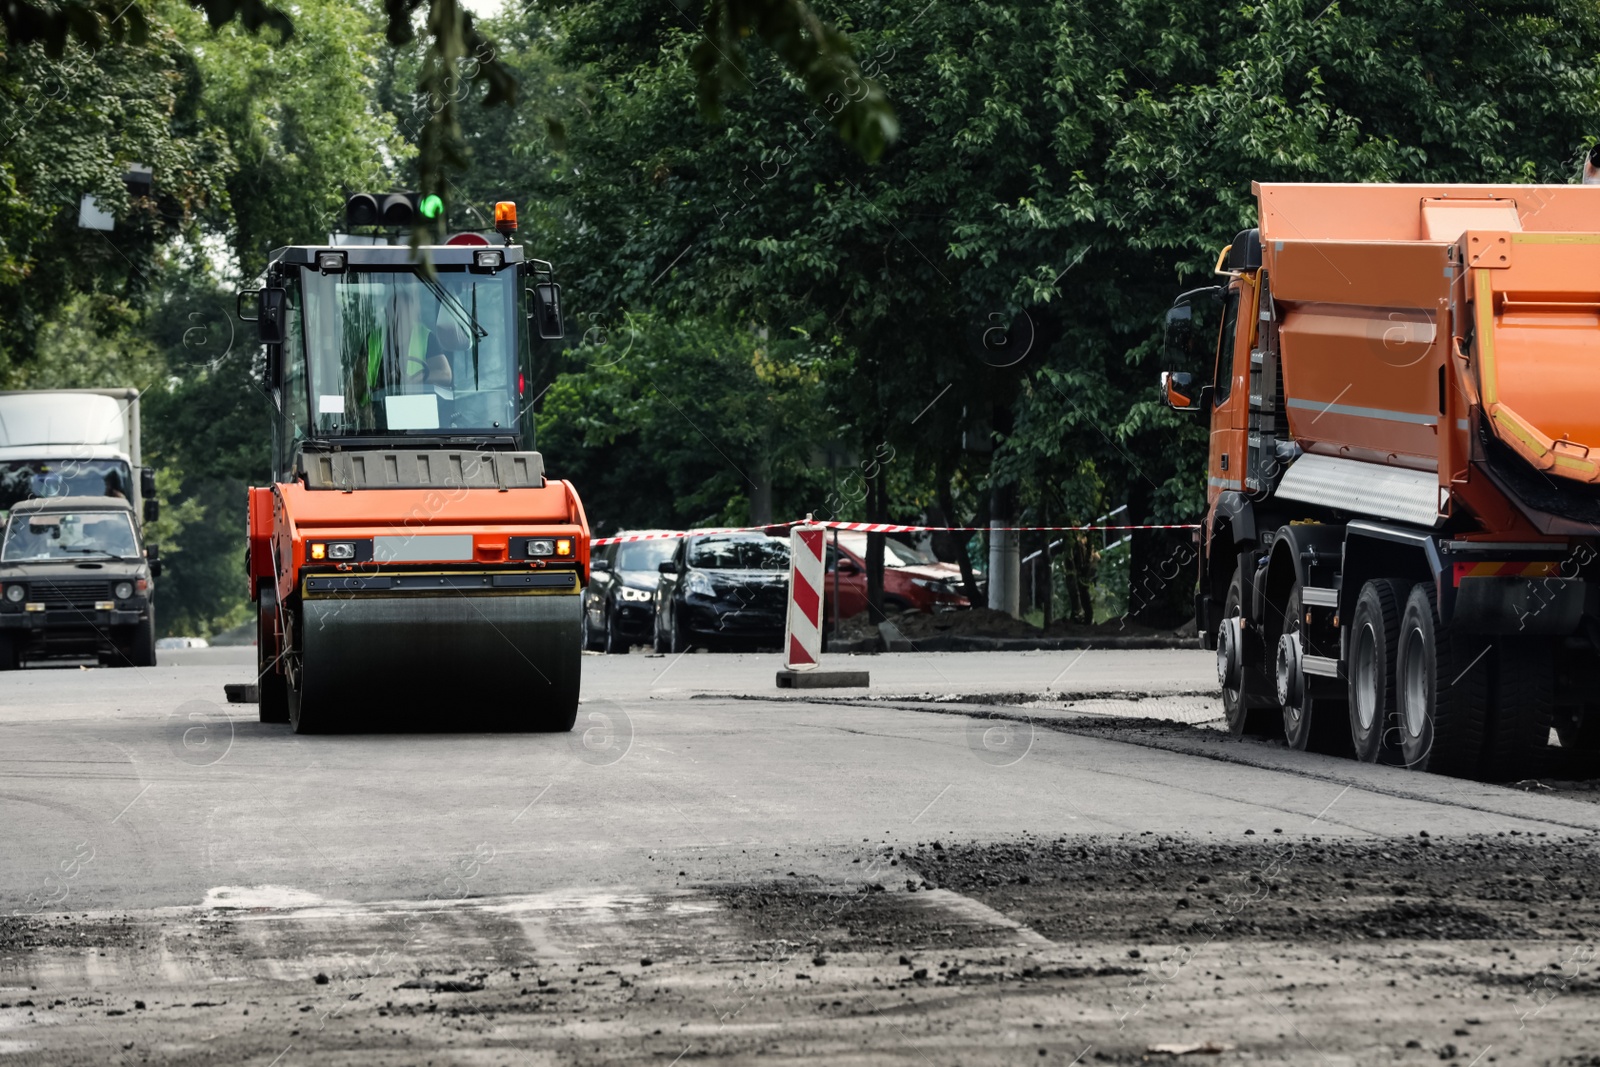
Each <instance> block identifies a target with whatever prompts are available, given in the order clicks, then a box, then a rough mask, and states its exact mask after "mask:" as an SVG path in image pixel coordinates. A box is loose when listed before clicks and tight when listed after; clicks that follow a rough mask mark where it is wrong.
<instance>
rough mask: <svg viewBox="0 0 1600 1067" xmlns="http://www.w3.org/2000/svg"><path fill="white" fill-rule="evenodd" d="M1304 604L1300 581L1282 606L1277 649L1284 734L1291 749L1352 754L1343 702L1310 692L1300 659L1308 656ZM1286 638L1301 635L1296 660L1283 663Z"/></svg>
mask: <svg viewBox="0 0 1600 1067" xmlns="http://www.w3.org/2000/svg"><path fill="white" fill-rule="evenodd" d="M1304 630H1305V607H1304V606H1303V604H1302V601H1301V597H1300V586H1299V585H1298V584H1297V585H1296V586H1295V587H1294V591H1293V592H1291V593H1290V594H1289V603H1288V604H1287V605H1286V606H1285V607H1284V609H1283V622H1282V624H1281V625H1280V627H1279V630H1278V637H1279V640H1278V642H1277V647H1276V648H1275V650H1274V651H1275V652H1276V654H1277V655H1276V659H1277V664H1276V666H1277V668H1278V669H1277V677H1276V678H1275V680H1274V683H1275V684H1274V689H1275V691H1276V692H1275V695H1276V696H1277V697H1278V701H1279V704H1280V706H1281V707H1282V708H1283V737H1284V740H1285V741H1286V742H1288V745H1289V747H1290V748H1293V749H1297V750H1299V751H1301V752H1320V753H1322V754H1324V755H1328V756H1344V755H1348V754H1349V749H1350V742H1349V735H1348V733H1347V731H1346V729H1345V723H1346V722H1347V720H1348V719H1349V715H1348V714H1347V713H1346V711H1345V707H1344V701H1342V700H1339V699H1338V698H1337V697H1328V696H1319V695H1315V694H1313V693H1312V691H1311V687H1312V685H1313V684H1314V683H1313V682H1312V679H1311V677H1310V676H1309V675H1307V674H1306V672H1305V669H1304V667H1303V666H1302V664H1301V663H1300V662H1299V658H1300V657H1303V656H1304V655H1305V640H1304ZM1284 637H1289V638H1291V639H1294V638H1296V637H1298V638H1299V640H1298V641H1296V642H1295V643H1294V648H1293V654H1294V657H1295V662H1293V663H1286V662H1284V661H1285V659H1286V656H1287V655H1288V654H1289V652H1290V649H1289V648H1287V647H1285V646H1286V644H1287V643H1286V642H1284V641H1283V638H1284Z"/></svg>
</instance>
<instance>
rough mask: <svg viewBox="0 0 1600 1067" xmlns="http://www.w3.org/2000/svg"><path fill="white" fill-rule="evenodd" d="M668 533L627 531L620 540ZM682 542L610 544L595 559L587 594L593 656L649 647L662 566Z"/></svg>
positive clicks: (586, 627)
mask: <svg viewBox="0 0 1600 1067" xmlns="http://www.w3.org/2000/svg"><path fill="white" fill-rule="evenodd" d="M670 532H671V531H668V530H627V531H624V532H623V533H620V534H616V535H615V536H617V537H636V536H638V535H640V534H651V533H653V534H665V533H670ZM680 540H681V538H677V537H659V538H655V539H652V540H649V541H624V542H621V543H618V544H610V545H605V546H603V547H601V548H599V549H598V550H596V551H595V552H594V554H593V555H591V556H590V557H589V586H588V588H587V589H585V590H584V593H583V647H584V649H585V651H589V652H626V651H628V649H629V648H630V647H632V646H633V645H646V644H649V643H650V642H651V641H652V640H653V639H654V636H655V628H656V604H655V600H656V585H657V584H658V583H659V582H660V580H661V570H660V567H661V564H662V563H663V562H665V561H666V560H669V559H671V558H672V554H673V553H674V552H675V551H677V548H678V542H679V541H680Z"/></svg>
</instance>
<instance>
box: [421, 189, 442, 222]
mask: <svg viewBox="0 0 1600 1067" xmlns="http://www.w3.org/2000/svg"><path fill="white" fill-rule="evenodd" d="M417 210H419V211H421V212H422V217H423V218H425V219H436V218H438V217H439V216H440V215H443V214H444V201H443V200H441V199H439V197H437V196H436V195H434V194H433V193H429V194H428V195H427V196H425V197H423V198H422V203H420V204H418V205H417Z"/></svg>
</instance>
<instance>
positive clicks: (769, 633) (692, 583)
mask: <svg viewBox="0 0 1600 1067" xmlns="http://www.w3.org/2000/svg"><path fill="white" fill-rule="evenodd" d="M788 610H789V539H788V538H787V537H769V536H767V535H766V534H762V533H720V534H700V535H696V536H693V537H686V538H684V539H683V540H682V541H680V542H679V544H678V547H677V550H676V551H675V552H674V553H673V555H672V558H671V559H669V560H667V561H666V562H665V563H662V564H661V581H660V584H659V585H657V587H656V632H655V641H654V642H653V644H654V646H655V650H656V651H657V652H687V651H688V650H689V649H691V648H695V647H699V648H706V649H733V648H748V649H756V648H778V647H781V646H782V645H783V630H784V623H785V622H786V621H787V615H788Z"/></svg>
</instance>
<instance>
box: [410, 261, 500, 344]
mask: <svg viewBox="0 0 1600 1067" xmlns="http://www.w3.org/2000/svg"><path fill="white" fill-rule="evenodd" d="M417 277H419V278H421V279H422V284H423V285H426V286H427V287H428V289H429V290H430V291H431V292H432V293H433V295H434V296H436V297H438V298H439V303H441V304H443V305H444V306H445V307H447V308H449V309H450V313H451V314H453V315H454V316H455V317H456V318H458V319H460V320H461V325H463V326H465V327H466V328H467V329H469V330H471V331H472V336H474V337H476V338H477V339H478V340H480V341H481V340H483V339H484V338H485V337H488V336H489V331H488V330H485V329H484V328H483V327H482V326H479V325H478V320H477V319H475V318H473V316H472V313H471V312H470V311H468V310H467V309H466V308H465V307H463V306H462V305H461V301H459V300H457V299H456V298H455V297H454V296H453V295H451V294H450V293H449V292H448V291H446V289H445V287H444V286H442V285H440V284H439V283H438V282H437V281H435V280H434V279H432V278H429V277H427V276H426V275H423V274H418V275H417Z"/></svg>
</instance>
